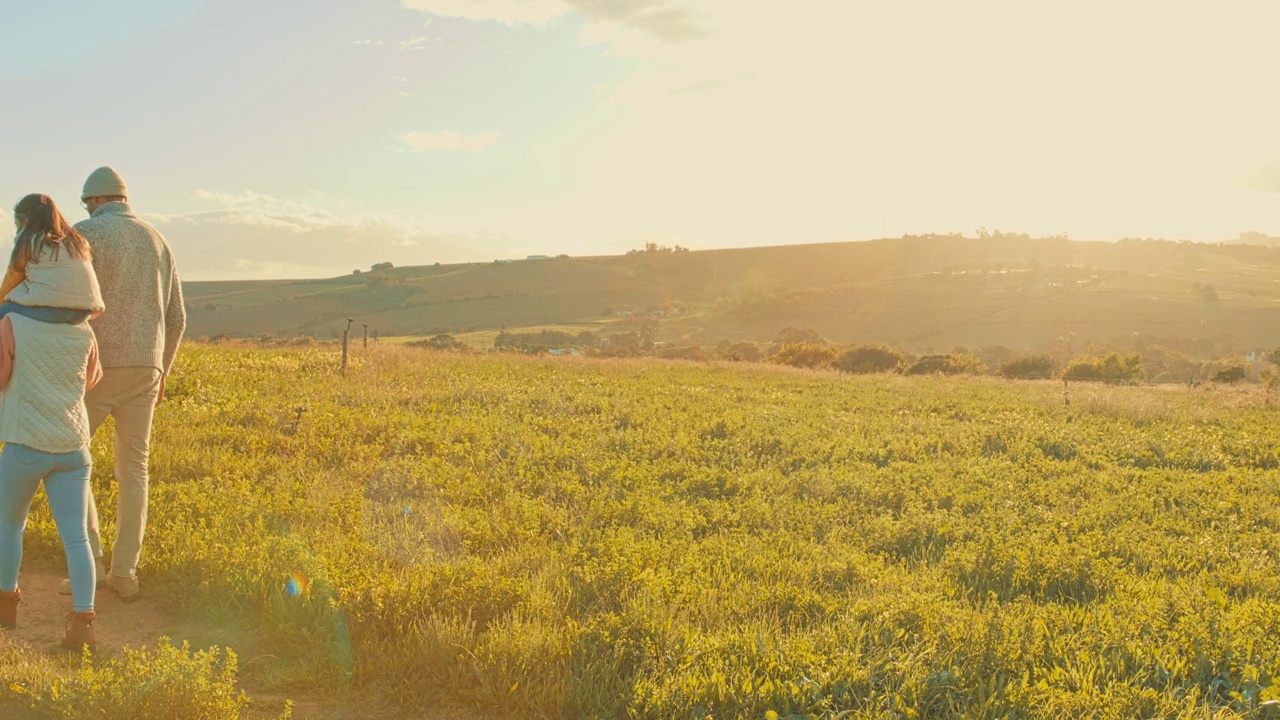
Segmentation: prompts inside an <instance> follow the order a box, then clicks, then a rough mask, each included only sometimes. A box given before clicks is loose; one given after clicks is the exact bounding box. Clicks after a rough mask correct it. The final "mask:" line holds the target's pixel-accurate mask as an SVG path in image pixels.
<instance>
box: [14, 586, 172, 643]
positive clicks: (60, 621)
mask: <svg viewBox="0 0 1280 720" xmlns="http://www.w3.org/2000/svg"><path fill="white" fill-rule="evenodd" d="M64 577H66V576H65V575H63V574H61V573H55V572H50V571H48V570H45V569H43V568H30V569H28V568H25V567H24V568H23V569H22V576H21V579H20V583H21V588H22V603H21V604H20V605H19V606H18V627H17V628H15V629H14V630H10V631H8V632H5V633H4V634H3V635H0V638H3V639H0V642H12V641H17V642H19V643H21V644H23V645H26V646H27V647H29V648H30V649H32V650H36V651H40V652H46V651H47V652H55V651H56V650H57V646H58V642H59V641H60V640H62V633H63V631H64V630H65V629H66V618H67V614H68V613H70V612H71V610H72V608H71V596H70V595H59V594H58V583H59V582H60V581H61V580H62V579H63V578H64ZM94 606H95V607H94V609H95V610H96V611H97V612H98V617H97V619H96V620H94V623H93V629H94V633H95V635H96V636H97V639H98V654H99V655H101V656H103V657H118V656H119V655H120V653H121V650H122V649H123V648H126V647H133V648H136V647H141V646H143V645H154V644H155V643H156V641H157V640H159V639H160V636H161V635H165V634H167V633H166V632H165V631H166V630H168V629H170V628H171V627H172V626H173V625H174V618H173V617H172V614H171V613H169V612H168V611H167V610H166V609H165V608H164V606H163V605H161V604H160V603H159V602H157V601H156V600H152V599H149V598H147V597H146V596H145V595H144V596H143V597H142V599H140V600H138V601H137V602H133V603H129V604H125V603H123V602H121V601H120V597H119V596H118V595H116V594H115V593H114V592H112V591H110V590H108V589H106V588H99V589H98V594H97V597H95V598H94Z"/></svg>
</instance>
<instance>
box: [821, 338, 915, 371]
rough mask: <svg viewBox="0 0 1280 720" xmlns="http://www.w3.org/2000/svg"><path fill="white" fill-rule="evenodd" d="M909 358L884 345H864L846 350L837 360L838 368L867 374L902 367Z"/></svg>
mask: <svg viewBox="0 0 1280 720" xmlns="http://www.w3.org/2000/svg"><path fill="white" fill-rule="evenodd" d="M906 362H907V359H906V358H905V357H903V355H902V353H900V352H898V351H897V350H894V349H893V348H888V347H885V346H883V345H863V346H861V347H856V348H852V349H850V350H846V351H845V352H844V353H843V354H841V355H840V357H839V358H837V359H836V361H835V366H836V369H838V370H842V371H844V372H847V373H856V374H859V375H866V374H871V373H882V372H890V371H896V370H900V369H902V367H903V366H904V365H906Z"/></svg>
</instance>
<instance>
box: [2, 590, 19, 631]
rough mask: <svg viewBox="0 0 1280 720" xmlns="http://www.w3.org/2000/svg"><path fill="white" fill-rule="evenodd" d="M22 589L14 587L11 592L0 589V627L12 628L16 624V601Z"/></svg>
mask: <svg viewBox="0 0 1280 720" xmlns="http://www.w3.org/2000/svg"><path fill="white" fill-rule="evenodd" d="M21 598H22V591H21V590H19V589H17V588H14V590H13V592H6V591H4V590H0V627H2V628H10V629H13V628H15V627H17V626H18V601H19V600H20V599H21Z"/></svg>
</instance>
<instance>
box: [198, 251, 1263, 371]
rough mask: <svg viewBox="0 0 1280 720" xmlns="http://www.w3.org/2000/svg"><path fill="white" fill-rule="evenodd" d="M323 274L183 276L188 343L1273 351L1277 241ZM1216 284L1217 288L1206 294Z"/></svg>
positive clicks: (689, 257) (773, 254) (646, 256)
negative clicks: (441, 336) (646, 333)
mask: <svg viewBox="0 0 1280 720" xmlns="http://www.w3.org/2000/svg"><path fill="white" fill-rule="evenodd" d="M387 275H388V277H389V278H390V279H389V281H388V280H387V279H376V278H375V280H376V282H374V281H371V277H373V276H372V275H370V274H367V273H366V274H363V275H353V276H347V277H342V278H334V279H328V280H310V281H287V282H286V281H281V282H244V283H234V282H217V283H188V284H187V285H186V292H187V296H188V298H189V304H190V306H191V308H192V313H191V320H190V322H191V330H190V332H191V334H192V335H193V336H197V337H199V336H204V337H211V336H214V335H218V334H223V333H225V334H230V335H232V336H240V337H253V336H257V335H260V334H263V333H270V334H273V335H280V336H284V335H299V334H304V335H313V336H316V337H322V338H327V337H333V336H335V335H336V334H338V333H340V332H341V329H342V328H343V327H345V325H346V322H345V318H347V317H355V318H357V319H358V323H360V324H368V325H369V327H370V328H371V329H375V330H378V331H379V333H380V334H382V335H395V336H421V335H428V334H435V333H437V332H452V333H455V334H456V333H462V332H482V331H496V330H498V329H500V328H504V327H505V328H511V329H514V328H521V327H533V326H546V325H562V324H572V323H583V322H586V323H599V322H600V321H601V320H602V316H603V314H604V312H605V309H606V308H613V309H615V310H618V311H633V312H641V313H643V312H644V311H647V310H650V309H657V308H662V309H665V310H667V311H669V312H668V315H667V316H666V317H665V318H663V319H662V320H661V321H660V323H661V329H660V330H659V339H660V340H662V341H666V342H671V343H680V344H699V345H715V344H716V343H717V342H719V341H720V340H725V339H729V340H752V341H766V340H772V339H773V338H774V337H775V336H776V335H777V333H778V331H779V330H780V329H782V328H783V327H787V326H797V327H811V328H814V329H816V330H818V331H819V332H820V333H821V334H823V335H824V336H826V337H827V338H829V339H830V340H832V341H835V342H845V343H855V342H857V343H867V342H876V343H888V344H893V345H897V346H901V347H904V348H906V349H908V350H912V351H917V352H921V351H930V350H936V351H945V350H950V349H951V348H953V347H955V346H976V345H1004V346H1008V347H1011V348H1027V349H1029V348H1036V347H1041V346H1043V345H1045V344H1046V343H1049V342H1052V341H1053V340H1055V339H1056V338H1059V337H1062V336H1065V335H1068V334H1072V333H1074V334H1075V336H1076V337H1077V338H1079V339H1080V340H1081V341H1082V342H1087V341H1095V342H1105V341H1112V340H1114V339H1116V338H1124V337H1128V336H1131V335H1132V334H1133V333H1148V334H1156V335H1165V336H1177V337H1186V338H1205V337H1215V336H1221V335H1230V336H1232V338H1233V339H1234V341H1235V343H1236V345H1237V347H1240V348H1252V347H1255V346H1270V345H1273V344H1275V342H1276V339H1277V336H1276V331H1275V328H1276V327H1280V248H1271V247H1261V246H1252V245H1205V244H1192V243H1174V242H1165V241H1145V242H1144V241H1123V242H1119V243H1091V242H1074V241H1068V240H1064V239H1029V238H1022V237H1012V238H1010V237H1004V238H984V239H960V238H954V237H921V238H904V239H893V240H877V241H871V242H858V243H840V244H828V245H799V246H790V247H772V248H751V249H740V250H712V251H704V252H689V253H642V254H637V255H629V256H622V257H602V258H561V259H554V260H538V261H518V262H513V263H507V264H496V263H484V264H470V265H457V266H439V267H410V268H397V269H395V270H393V271H391V272H390V273H388V274H387ZM1206 288H1207V289H1206Z"/></svg>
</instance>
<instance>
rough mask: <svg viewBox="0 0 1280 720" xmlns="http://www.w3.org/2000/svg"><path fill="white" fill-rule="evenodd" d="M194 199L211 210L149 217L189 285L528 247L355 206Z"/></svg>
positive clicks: (259, 196)
mask: <svg viewBox="0 0 1280 720" xmlns="http://www.w3.org/2000/svg"><path fill="white" fill-rule="evenodd" d="M313 194H314V193H313ZM193 195H194V196H195V197H196V198H197V199H199V200H201V201H203V202H205V203H207V204H209V205H211V206H212V208H211V209H207V210H197V211H194V212H187V213H175V214H148V215H144V218H145V219H146V220H147V221H148V222H151V223H152V224H154V225H155V226H156V227H157V228H159V229H160V231H161V232H162V233H163V234H164V235H165V237H166V238H167V239H168V240H169V242H170V244H171V245H172V246H173V248H174V253H175V255H176V256H177V258H178V264H179V270H180V271H181V273H182V277H183V278H184V279H186V280H212V279H221V278H247V277H255V278H300V277H323V276H333V275H343V274H346V273H349V272H351V270H352V268H359V267H369V266H370V265H372V264H373V263H376V262H388V261H389V262H393V263H395V264H396V265H429V264H431V263H434V262H442V263H451V262H462V261H473V260H476V259H478V258H477V250H476V248H477V246H478V245H482V246H484V247H485V248H486V250H485V252H493V253H496V254H518V253H517V252H516V251H517V250H521V251H522V250H524V248H523V247H518V246H517V245H518V244H517V243H516V242H515V241H514V240H512V239H511V238H509V237H507V236H505V235H503V234H502V233H495V232H494V231H492V230H489V229H483V228H482V229H479V230H471V231H459V230H448V231H445V232H439V231H435V230H431V229H428V228H425V227H423V226H421V225H419V224H417V223H412V222H408V221H405V220H403V219H402V218H399V217H395V216H390V215H382V214H376V213H369V212H364V211H362V210H360V209H359V207H358V205H357V204H355V203H350V202H343V201H333V202H332V203H330V206H331V207H333V208H335V209H334V210H331V209H329V208H322V207H317V206H314V205H311V204H309V203H306V202H300V201H297V200H289V199H284V198H277V197H273V196H271V195H265V194H263V193H258V192H253V191H244V192H224V191H216V190H197V191H195V192H194V193H193Z"/></svg>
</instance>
